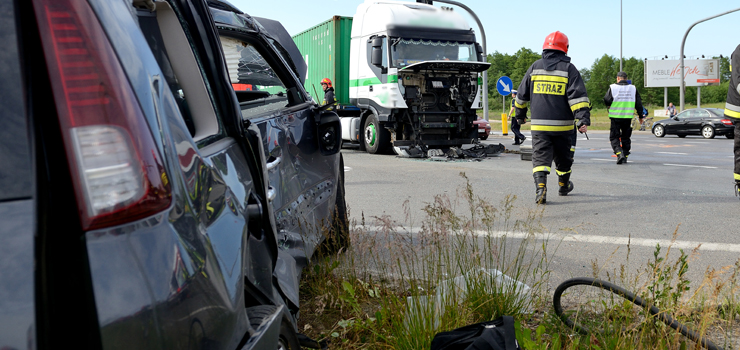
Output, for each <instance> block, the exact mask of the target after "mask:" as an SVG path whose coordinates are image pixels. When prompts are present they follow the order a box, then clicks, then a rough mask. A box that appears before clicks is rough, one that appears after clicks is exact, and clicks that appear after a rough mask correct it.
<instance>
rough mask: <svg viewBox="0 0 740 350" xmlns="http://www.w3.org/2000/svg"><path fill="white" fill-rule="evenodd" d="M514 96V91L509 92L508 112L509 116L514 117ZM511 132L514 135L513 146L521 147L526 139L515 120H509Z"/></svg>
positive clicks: (515, 92)
mask: <svg viewBox="0 0 740 350" xmlns="http://www.w3.org/2000/svg"><path fill="white" fill-rule="evenodd" d="M516 94H517V91H516V90H513V91H511V97H512V99H511V110H510V111H509V116H512V115H515V113H516V108H515V107H514V103H515V102H516ZM511 132H513V133H514V145H521V144H523V143H524V140H526V139H527V137H526V136H524V134H522V131H521V125H519V122H517V121H516V118H511ZM520 140H521V141H520Z"/></svg>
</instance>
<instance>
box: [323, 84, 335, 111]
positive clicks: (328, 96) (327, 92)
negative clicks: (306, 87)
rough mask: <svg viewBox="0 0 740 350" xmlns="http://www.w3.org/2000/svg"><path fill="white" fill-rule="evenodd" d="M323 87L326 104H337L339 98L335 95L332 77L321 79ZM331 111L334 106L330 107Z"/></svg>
mask: <svg viewBox="0 0 740 350" xmlns="http://www.w3.org/2000/svg"><path fill="white" fill-rule="evenodd" d="M321 87H322V88H323V89H324V103H323V104H324V105H333V106H336V105H337V99H336V97H335V96H334V88H333V87H332V86H331V79H329V78H324V79H321ZM329 110H330V111H332V110H334V107H331V108H329Z"/></svg>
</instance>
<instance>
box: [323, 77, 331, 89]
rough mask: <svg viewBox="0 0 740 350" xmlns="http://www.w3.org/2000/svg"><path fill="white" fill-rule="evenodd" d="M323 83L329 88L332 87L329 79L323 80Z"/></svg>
mask: <svg viewBox="0 0 740 350" xmlns="http://www.w3.org/2000/svg"><path fill="white" fill-rule="evenodd" d="M321 83H322V84H326V85H327V86H329V87H331V79H329V78H324V79H321Z"/></svg>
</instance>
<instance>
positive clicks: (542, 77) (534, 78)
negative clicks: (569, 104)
mask: <svg viewBox="0 0 740 350" xmlns="http://www.w3.org/2000/svg"><path fill="white" fill-rule="evenodd" d="M532 81H550V82H555V83H564V84H567V83H568V77H559V76H557V75H544V74H543V75H534V74H533V75H532Z"/></svg>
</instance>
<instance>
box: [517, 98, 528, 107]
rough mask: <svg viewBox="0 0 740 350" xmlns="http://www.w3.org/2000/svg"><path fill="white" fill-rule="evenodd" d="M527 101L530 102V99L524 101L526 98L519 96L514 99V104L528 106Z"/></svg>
mask: <svg viewBox="0 0 740 350" xmlns="http://www.w3.org/2000/svg"><path fill="white" fill-rule="evenodd" d="M527 102H529V101H524V100H522V99H520V98H519V97H517V98H515V99H514V106H515V107H516V108H527V105H526V103H527Z"/></svg>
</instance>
